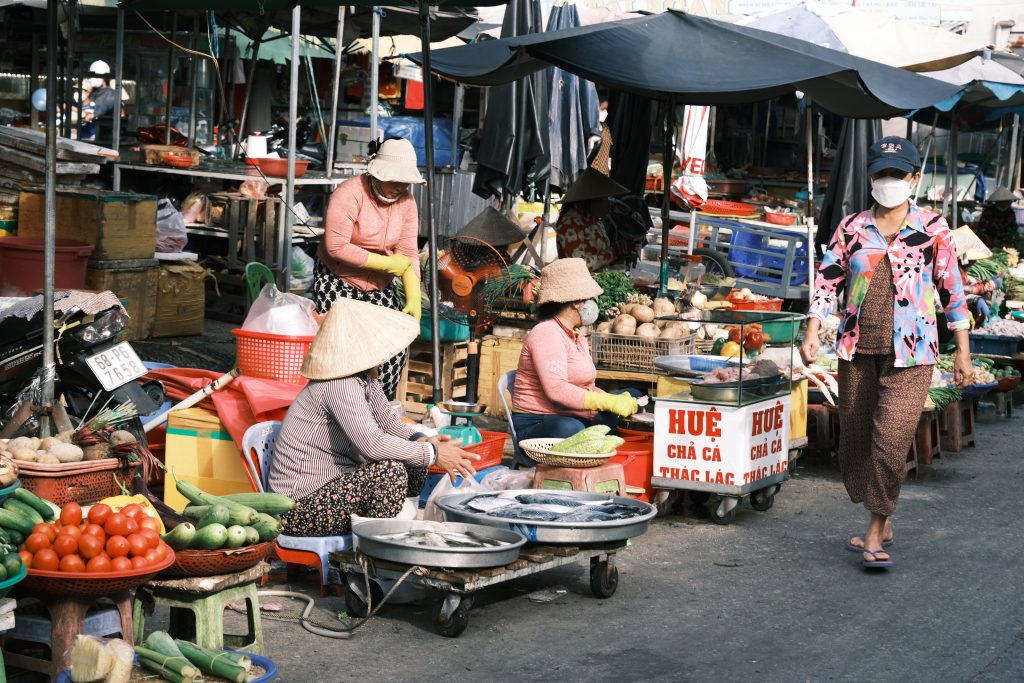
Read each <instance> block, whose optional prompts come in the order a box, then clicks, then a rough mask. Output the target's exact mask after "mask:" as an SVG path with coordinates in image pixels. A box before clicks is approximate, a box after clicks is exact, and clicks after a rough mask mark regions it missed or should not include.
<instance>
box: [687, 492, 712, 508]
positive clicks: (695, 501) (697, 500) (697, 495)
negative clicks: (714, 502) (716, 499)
mask: <svg viewBox="0 0 1024 683" xmlns="http://www.w3.org/2000/svg"><path fill="white" fill-rule="evenodd" d="M686 497H687V498H689V499H690V505H691V506H692V507H693V508H698V507H700V506H701V505H707V504H708V500H710V499H711V494H710V493H708V492H707V491H687V492H686Z"/></svg>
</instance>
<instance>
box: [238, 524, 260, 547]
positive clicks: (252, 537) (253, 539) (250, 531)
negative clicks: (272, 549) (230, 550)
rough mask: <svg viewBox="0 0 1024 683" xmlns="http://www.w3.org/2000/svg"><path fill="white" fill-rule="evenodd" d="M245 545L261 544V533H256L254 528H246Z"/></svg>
mask: <svg viewBox="0 0 1024 683" xmlns="http://www.w3.org/2000/svg"><path fill="white" fill-rule="evenodd" d="M242 528H243V529H245V545H256V544H257V543H259V542H260V532H258V531H256V529H255V528H254V527H251V526H245V527H242Z"/></svg>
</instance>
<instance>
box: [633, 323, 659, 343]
mask: <svg viewBox="0 0 1024 683" xmlns="http://www.w3.org/2000/svg"><path fill="white" fill-rule="evenodd" d="M658 332H659V330H658V326H657V325H655V324H654V323H644V324H643V325H641V326H640V327H638V328H636V336H638V337H646V338H648V339H654V338H655V337H657V336H658Z"/></svg>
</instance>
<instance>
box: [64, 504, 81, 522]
mask: <svg viewBox="0 0 1024 683" xmlns="http://www.w3.org/2000/svg"><path fill="white" fill-rule="evenodd" d="M60 523H61V524H63V525H64V526H78V525H79V524H81V523H82V506H81V505H79V504H78V503H68V504H67V505H65V506H64V507H62V508H61V509H60Z"/></svg>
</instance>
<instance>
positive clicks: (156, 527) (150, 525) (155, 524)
mask: <svg viewBox="0 0 1024 683" xmlns="http://www.w3.org/2000/svg"><path fill="white" fill-rule="evenodd" d="M138 522H139V528H140V530H141V529H152V530H153V531H155V532H156V533H157V535H158V536H159V535H160V520H159V519H157V518H156V517H150V516H149V515H146V516H145V517H143V518H142V519H140V520H138Z"/></svg>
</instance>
